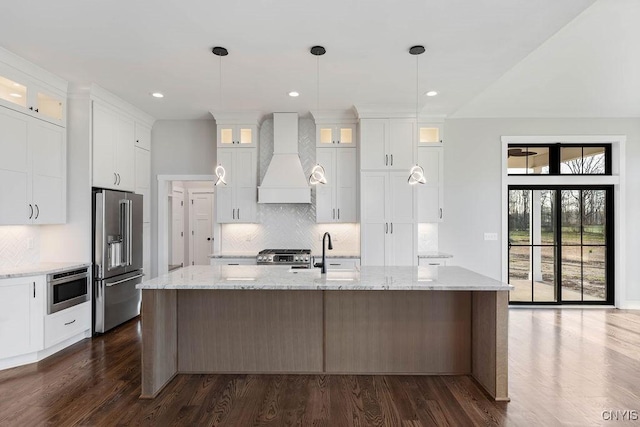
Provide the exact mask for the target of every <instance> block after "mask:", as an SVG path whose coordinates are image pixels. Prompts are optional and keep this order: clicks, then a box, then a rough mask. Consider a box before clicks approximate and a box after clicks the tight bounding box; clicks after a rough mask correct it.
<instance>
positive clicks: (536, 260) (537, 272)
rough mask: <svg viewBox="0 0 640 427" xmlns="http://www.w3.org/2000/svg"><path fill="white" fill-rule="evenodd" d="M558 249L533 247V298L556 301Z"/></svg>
mask: <svg viewBox="0 0 640 427" xmlns="http://www.w3.org/2000/svg"><path fill="white" fill-rule="evenodd" d="M555 252H556V249H555V247H549V246H547V247H534V248H533V283H534V285H533V300H534V301H537V302H543V301H544V302H555V301H556V285H557V283H556V255H555Z"/></svg>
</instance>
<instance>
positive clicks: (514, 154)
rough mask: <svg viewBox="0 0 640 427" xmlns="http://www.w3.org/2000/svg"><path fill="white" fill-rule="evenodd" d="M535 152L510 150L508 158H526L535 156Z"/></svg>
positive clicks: (517, 149)
mask: <svg viewBox="0 0 640 427" xmlns="http://www.w3.org/2000/svg"><path fill="white" fill-rule="evenodd" d="M536 154H538V153H536V152H535V151H522V148H509V151H508V157H526V156H535V155H536Z"/></svg>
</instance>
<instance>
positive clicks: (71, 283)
mask: <svg viewBox="0 0 640 427" xmlns="http://www.w3.org/2000/svg"><path fill="white" fill-rule="evenodd" d="M90 280H91V278H90V277H89V267H83V268H78V269H74V270H68V271H62V272H59V273H52V274H48V275H47V301H48V304H47V313H48V314H52V313H55V312H58V311H60V310H64V309H65V308H69V307H73V306H74V305H78V304H82V303H83V302H85V301H89V295H90V294H89V293H90V292H91V282H90Z"/></svg>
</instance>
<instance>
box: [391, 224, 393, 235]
mask: <svg viewBox="0 0 640 427" xmlns="http://www.w3.org/2000/svg"><path fill="white" fill-rule="evenodd" d="M391 234H393V223H391Z"/></svg>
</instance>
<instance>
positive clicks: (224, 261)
mask: <svg viewBox="0 0 640 427" xmlns="http://www.w3.org/2000/svg"><path fill="white" fill-rule="evenodd" d="M210 264H211V265H256V264H257V263H256V259H255V258H211V262H210Z"/></svg>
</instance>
